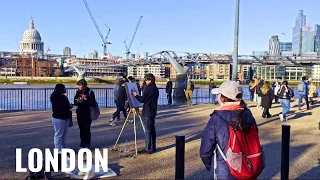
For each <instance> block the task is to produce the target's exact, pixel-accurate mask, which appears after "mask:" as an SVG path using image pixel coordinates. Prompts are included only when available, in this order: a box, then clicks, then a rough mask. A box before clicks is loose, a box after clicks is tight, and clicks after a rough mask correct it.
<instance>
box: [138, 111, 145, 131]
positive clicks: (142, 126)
mask: <svg viewBox="0 0 320 180" xmlns="http://www.w3.org/2000/svg"><path fill="white" fill-rule="evenodd" d="M139 118H140V122H141V126H142V129H143V132H144V133H146V129H145V128H144V125H143V121H142V118H141V116H140V114H139Z"/></svg>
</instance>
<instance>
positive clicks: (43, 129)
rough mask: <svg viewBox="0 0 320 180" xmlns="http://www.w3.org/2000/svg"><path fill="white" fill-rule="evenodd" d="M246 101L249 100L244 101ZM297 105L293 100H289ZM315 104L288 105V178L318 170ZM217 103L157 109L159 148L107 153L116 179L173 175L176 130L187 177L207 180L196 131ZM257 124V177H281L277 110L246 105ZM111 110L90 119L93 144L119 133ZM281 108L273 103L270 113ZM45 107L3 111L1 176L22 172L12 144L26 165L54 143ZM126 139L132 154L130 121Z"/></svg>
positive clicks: (73, 143)
mask: <svg viewBox="0 0 320 180" xmlns="http://www.w3.org/2000/svg"><path fill="white" fill-rule="evenodd" d="M250 104H251V103H249V106H251V105H250ZM293 104H294V105H296V103H293ZM319 106H320V105H319V104H316V105H315V106H314V109H313V110H311V111H301V112H297V111H296V110H297V107H296V106H295V107H293V108H292V109H291V112H290V116H289V121H288V122H287V124H290V125H291V149H290V163H291V164H290V179H293V178H298V177H299V178H318V177H319V175H320V166H319V164H318V159H319V158H320V151H319V149H320V143H319V134H320V130H319V129H318V124H317V123H318V119H319V116H320V112H319V111H318V109H319V108H318V107H319ZM215 107H216V106H214V105H195V106H193V107H170V108H162V109H160V111H159V114H158V117H157V120H156V129H157V137H158V139H157V145H158V150H159V151H158V152H157V153H155V154H152V155H139V156H138V157H137V158H136V159H133V158H126V157H125V156H126V154H119V153H118V152H111V153H110V154H109V162H110V167H111V168H112V169H113V170H115V171H116V173H118V175H119V176H118V177H117V178H119V179H136V178H145V179H152V178H157V179H167V178H170V179H172V178H174V166H175V160H174V158H175V137H174V135H175V134H180V133H184V134H186V166H185V168H186V178H188V179H208V177H209V176H208V175H209V173H208V172H207V171H206V170H205V168H204V166H203V164H202V162H201V160H200V158H199V145H200V138H201V132H202V130H203V129H204V127H205V125H206V123H207V121H208V118H209V114H210V113H211V112H212V111H213V109H214V108H215ZM251 110H252V112H253V114H254V116H255V117H256V120H257V123H258V125H259V133H260V137H261V141H262V144H263V147H264V150H265V152H266V165H267V167H266V168H265V170H264V171H263V174H262V175H261V176H260V178H263V179H270V178H275V179H279V178H280V164H281V163H280V154H281V124H282V123H281V122H280V120H279V119H278V117H277V116H276V115H274V116H273V117H272V118H270V119H262V118H261V111H260V110H257V109H256V108H251ZM112 111H113V109H103V110H102V118H101V119H100V120H98V121H96V122H94V123H93V124H92V128H91V131H92V148H101V147H111V146H112V145H113V144H114V143H115V140H116V138H117V136H118V134H119V132H120V128H121V126H120V125H117V126H115V127H109V126H107V125H106V122H107V121H106V118H107V119H108V120H109V119H110V115H111V113H112ZM280 111H281V108H280V107H279V105H274V108H272V109H271V113H272V114H277V113H279V112H280ZM50 116H51V112H50V111H41V112H35V111H31V112H13V113H2V114H1V117H0V136H1V139H0V143H1V147H0V157H1V159H0V179H12V178H17V179H22V178H24V177H25V176H26V175H27V174H26V173H15V148H22V151H23V167H26V157H27V150H29V149H30V148H34V147H39V148H41V149H43V148H53V127H52V123H51V120H50ZM74 124H75V125H74V127H72V128H71V129H69V134H68V144H69V146H70V147H71V148H73V149H77V148H78V146H79V129H78V126H77V123H76V121H74ZM126 139H127V140H128V149H129V150H130V152H129V154H134V151H133V149H134V146H133V140H134V135H133V125H132V124H129V125H128V126H127V128H126V129H125V131H124V134H123V136H122V138H121V139H120V142H121V144H119V147H120V148H123V147H124V142H125V140H126ZM138 146H139V147H140V148H141V147H143V133H142V128H141V127H140V124H138Z"/></svg>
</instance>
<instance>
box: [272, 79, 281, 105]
mask: <svg viewBox="0 0 320 180" xmlns="http://www.w3.org/2000/svg"><path fill="white" fill-rule="evenodd" d="M272 87H273V92H274V102H275V103H276V104H278V103H279V97H278V94H277V93H278V91H279V89H280V83H279V81H278V79H276V81H275V82H273V84H272Z"/></svg>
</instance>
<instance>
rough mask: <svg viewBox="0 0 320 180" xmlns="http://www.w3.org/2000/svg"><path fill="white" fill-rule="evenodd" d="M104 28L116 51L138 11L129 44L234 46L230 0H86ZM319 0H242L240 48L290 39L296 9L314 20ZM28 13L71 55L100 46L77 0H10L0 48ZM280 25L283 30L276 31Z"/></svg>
mask: <svg viewBox="0 0 320 180" xmlns="http://www.w3.org/2000/svg"><path fill="white" fill-rule="evenodd" d="M87 1H88V3H89V5H90V7H91V10H92V12H93V14H94V16H95V18H96V21H97V22H98V24H99V26H100V29H101V31H102V32H103V33H104V35H105V34H106V33H107V28H106V27H105V26H104V24H107V25H108V26H109V27H110V28H111V34H110V36H109V37H110V39H109V40H110V41H112V42H113V44H112V45H110V46H108V51H109V52H111V53H112V54H114V55H122V51H124V49H125V47H124V43H123V41H124V40H125V38H126V37H128V41H129V40H130V39H131V37H132V34H133V31H134V29H135V26H136V23H137V21H138V19H139V16H140V15H143V16H144V17H143V19H142V21H141V24H140V28H139V30H138V32H137V35H136V38H135V40H134V42H133V45H132V48H131V52H132V53H138V52H140V53H142V52H146V51H147V52H150V53H154V52H158V51H161V50H176V51H183V52H185V51H187V52H206V53H215V54H223V53H229V52H231V51H232V48H233V33H234V32H233V30H234V14H235V0H197V1H191V0H184V1H183V0H171V1H170V0H161V1H151V0H134V1H132V0H113V1H111V0H87ZM319 7H320V1H316V0H303V1H302V0H241V5H240V37H239V38H240V39H239V51H240V52H239V53H240V54H251V52H252V51H253V50H267V49H268V40H269V38H270V36H272V35H280V36H279V38H280V39H281V41H291V33H292V27H293V26H294V21H295V17H296V16H297V14H298V11H299V10H300V9H302V10H304V14H306V15H307V22H310V24H311V26H312V27H313V25H314V24H316V23H319V24H320V16H319ZM31 16H32V17H33V19H34V22H35V28H36V29H37V30H38V31H39V32H40V34H41V36H42V40H43V42H44V43H45V47H46V48H47V47H49V46H50V47H51V53H60V54H61V53H62V50H63V48H64V47H65V46H69V47H71V49H72V54H76V55H77V56H84V55H86V56H87V55H88V54H89V53H90V52H92V51H93V50H95V49H96V50H98V51H99V53H101V52H102V46H101V44H102V42H101V39H100V37H99V35H98V33H97V31H96V29H95V27H94V25H93V23H92V21H91V19H90V16H89V14H88V12H87V10H86V8H85V6H84V4H83V2H82V0H52V1H43V0H30V1H22V0H10V1H7V0H5V1H2V2H1V11H0V22H1V29H0V51H18V50H19V47H18V44H19V42H20V40H21V38H22V34H23V32H24V31H25V30H26V29H27V28H28V27H29V21H30V17H31ZM281 33H285V34H286V36H284V35H281Z"/></svg>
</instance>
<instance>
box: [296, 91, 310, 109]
mask: <svg viewBox="0 0 320 180" xmlns="http://www.w3.org/2000/svg"><path fill="white" fill-rule="evenodd" d="M302 98H304V99H305V101H306V104H307V109H309V99H308V96H307V95H300V94H299V101H298V107H299V109H300V108H301V103H302Z"/></svg>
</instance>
